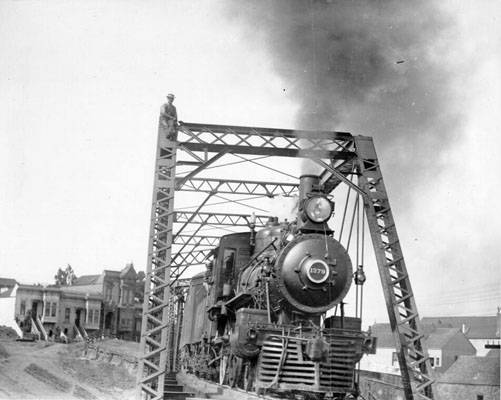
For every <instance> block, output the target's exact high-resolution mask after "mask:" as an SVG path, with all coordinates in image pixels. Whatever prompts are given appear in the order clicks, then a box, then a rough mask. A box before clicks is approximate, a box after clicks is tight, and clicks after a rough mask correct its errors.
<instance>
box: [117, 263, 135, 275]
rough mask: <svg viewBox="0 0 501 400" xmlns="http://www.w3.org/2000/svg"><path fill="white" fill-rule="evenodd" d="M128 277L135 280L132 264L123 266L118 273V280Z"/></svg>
mask: <svg viewBox="0 0 501 400" xmlns="http://www.w3.org/2000/svg"><path fill="white" fill-rule="evenodd" d="M127 275H130V277H131V278H133V279H135V278H136V275H137V274H136V270H135V269H134V264H132V263H130V264H127V265H126V266H125V268H124V269H123V270H121V271H120V278H125V277H126V276H127Z"/></svg>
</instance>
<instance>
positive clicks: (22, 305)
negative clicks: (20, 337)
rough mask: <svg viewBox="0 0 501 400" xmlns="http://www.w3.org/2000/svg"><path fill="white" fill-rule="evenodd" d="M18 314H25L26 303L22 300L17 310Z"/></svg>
mask: <svg viewBox="0 0 501 400" xmlns="http://www.w3.org/2000/svg"><path fill="white" fill-rule="evenodd" d="M19 314H21V315H24V314H26V301H24V300H22V301H21V309H20V310H19Z"/></svg>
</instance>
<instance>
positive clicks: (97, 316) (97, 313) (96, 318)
mask: <svg viewBox="0 0 501 400" xmlns="http://www.w3.org/2000/svg"><path fill="white" fill-rule="evenodd" d="M94 324H95V325H99V310H94Z"/></svg>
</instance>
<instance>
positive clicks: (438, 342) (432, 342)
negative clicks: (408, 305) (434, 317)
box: [425, 328, 471, 349]
mask: <svg viewBox="0 0 501 400" xmlns="http://www.w3.org/2000/svg"><path fill="white" fill-rule="evenodd" d="M458 333H459V329H457V328H437V329H435V330H434V331H433V332H430V333H429V334H428V335H427V337H426V339H425V340H426V346H427V347H428V348H429V349H441V348H442V347H444V346H445V345H446V344H447V343H448V342H449V340H451V339H452V338H453V337H454V336H456V335H457V334H458ZM464 341H465V342H466V343H468V344H469V342H468V341H467V340H466V339H464ZM470 346H471V345H470Z"/></svg>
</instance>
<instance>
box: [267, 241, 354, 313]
mask: <svg viewBox="0 0 501 400" xmlns="http://www.w3.org/2000/svg"><path fill="white" fill-rule="evenodd" d="M275 271H276V274H277V278H278V279H277V282H276V283H275V285H276V287H277V289H278V290H279V291H280V292H281V294H282V295H283V297H285V299H286V300H287V302H288V303H289V304H290V305H291V306H292V307H293V308H294V309H296V310H297V311H300V312H305V313H312V314H321V313H323V312H325V311H327V310H329V309H330V308H332V307H333V306H335V305H336V304H338V303H340V302H341V300H342V299H343V298H344V297H345V296H346V293H347V292H348V290H349V288H350V285H351V280H352V279H351V278H352V273H353V269H352V265H351V261H350V258H349V256H348V254H347V252H346V250H345V249H344V247H343V246H342V245H341V244H340V243H339V242H338V241H336V240H335V239H333V238H332V237H329V236H325V235H322V234H318V233H311V234H306V235H301V236H299V237H297V238H296V239H295V240H293V241H292V242H290V243H289V244H288V245H287V246H286V247H285V249H284V250H283V251H282V252H281V253H280V255H279V256H278V258H277V261H276V264H275Z"/></svg>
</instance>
